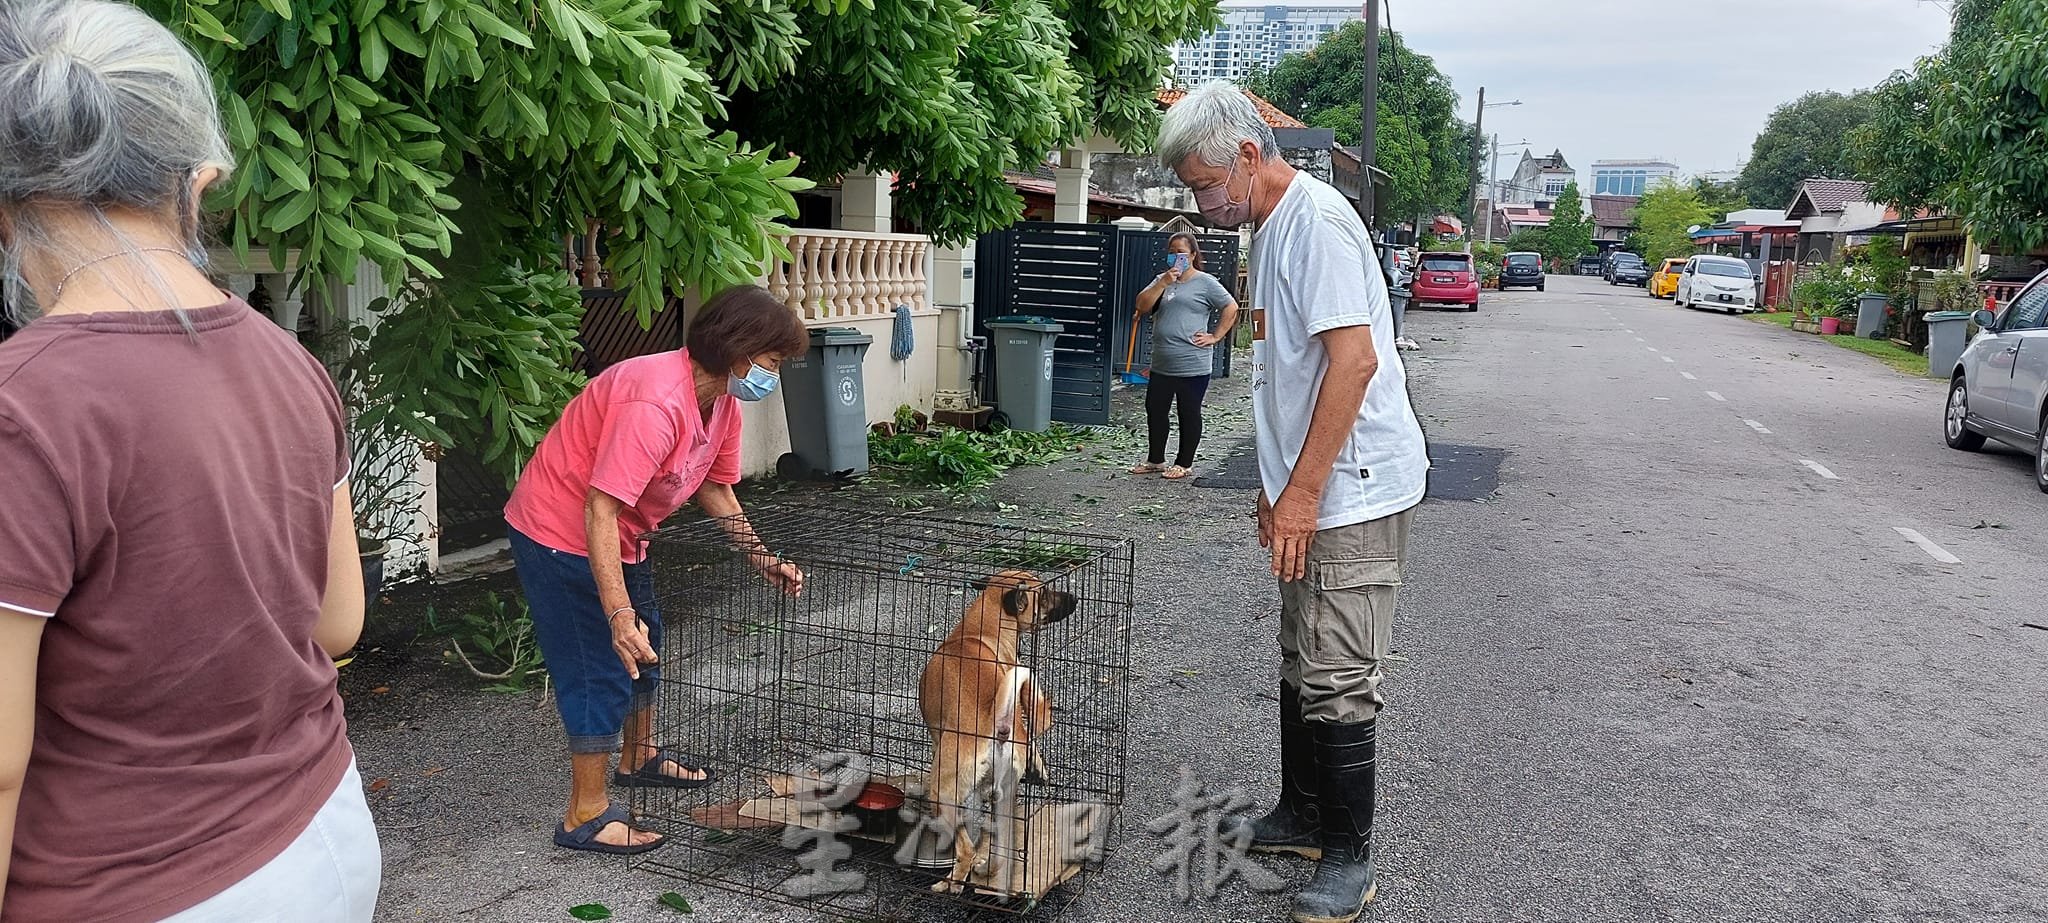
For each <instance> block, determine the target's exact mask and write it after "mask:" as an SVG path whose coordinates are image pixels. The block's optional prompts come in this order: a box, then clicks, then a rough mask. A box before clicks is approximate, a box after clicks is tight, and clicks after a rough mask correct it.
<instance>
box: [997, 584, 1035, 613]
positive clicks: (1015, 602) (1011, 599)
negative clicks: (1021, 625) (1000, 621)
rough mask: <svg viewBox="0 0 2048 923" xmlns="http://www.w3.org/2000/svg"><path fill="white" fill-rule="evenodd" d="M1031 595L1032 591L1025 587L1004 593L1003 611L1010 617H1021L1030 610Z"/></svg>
mask: <svg viewBox="0 0 2048 923" xmlns="http://www.w3.org/2000/svg"><path fill="white" fill-rule="evenodd" d="M1031 593H1032V591H1031V590H1030V589H1029V588H1026V587H1018V588H1017V589H1014V590H1010V591H1009V592H1006V593H1004V594H1003V611H1004V612H1008V613H1009V614H1011V615H1012V616H1016V617H1019V618H1021V617H1023V615H1024V613H1025V612H1027V611H1029V610H1030V609H1031Z"/></svg>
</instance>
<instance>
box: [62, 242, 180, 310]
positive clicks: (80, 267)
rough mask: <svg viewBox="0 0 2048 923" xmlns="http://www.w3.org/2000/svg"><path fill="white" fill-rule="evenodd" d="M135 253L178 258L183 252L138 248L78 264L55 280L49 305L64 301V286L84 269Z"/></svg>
mask: <svg viewBox="0 0 2048 923" xmlns="http://www.w3.org/2000/svg"><path fill="white" fill-rule="evenodd" d="M135 253H173V254H177V255H180V256H183V255H184V251H182V250H173V249H171V248H169V247H139V248H137V249H135V250H130V251H123V252H120V253H109V254H107V255H105V256H96V257H93V258H92V259H89V260H86V261H85V262H83V263H80V264H78V265H77V266H73V267H71V271H70V272H67V273H65V274H64V278H62V279H58V280H57V290H56V291H54V292H52V293H50V303H51V304H56V303H57V302H59V301H62V300H63V299H64V286H66V285H69V284H71V279H72V277H73V276H76V275H78V274H79V273H81V272H84V271H85V269H86V267H88V266H92V265H95V264H98V263H104V262H106V261H108V260H111V259H114V258H116V257H123V256H129V255H131V254H135Z"/></svg>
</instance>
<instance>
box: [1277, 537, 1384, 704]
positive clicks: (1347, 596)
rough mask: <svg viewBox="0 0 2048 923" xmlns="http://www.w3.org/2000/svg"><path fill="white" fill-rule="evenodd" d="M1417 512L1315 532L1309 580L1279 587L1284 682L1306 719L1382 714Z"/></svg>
mask: <svg viewBox="0 0 2048 923" xmlns="http://www.w3.org/2000/svg"><path fill="white" fill-rule="evenodd" d="M1414 514H1415V510H1414V508H1413V507H1410V508H1409V509H1406V510H1403V511H1401V512H1399V513H1395V514H1394V515H1392V516H1388V517H1385V518H1383V519H1375V520H1372V521H1370V522H1361V523H1358V524H1357V525H1351V526H1343V527H1341V528H1336V529H1325V530H1323V531H1321V532H1317V533H1316V537H1315V541H1314V542H1313V543H1312V544H1310V545H1309V550H1308V571H1307V574H1306V575H1305V576H1304V577H1303V578H1302V579H1300V580H1296V581H1293V582H1291V583H1282V584H1280V676H1281V678H1282V679H1284V680H1286V681H1287V682H1288V683H1289V684H1291V685H1293V686H1294V687H1295V688H1296V689H1299V690H1300V691H1301V714H1302V717H1303V718H1305V719H1307V720H1308V721H1311V722H1323V723H1338V724H1358V723H1362V722H1365V721H1370V720H1372V719H1373V718H1374V717H1375V716H1376V715H1378V714H1379V711H1380V705H1381V704H1382V703H1383V701H1384V700H1382V699H1381V698H1380V675H1381V674H1380V665H1381V663H1382V662H1383V661H1385V660H1386V658H1387V653H1388V649H1389V645H1390V644H1391V642H1392V640H1393V634H1394V603H1395V602H1396V600H1397V598H1398V597H1399V596H1400V592H1401V573H1402V571H1403V570H1404V569H1405V566H1406V564H1407V558H1408V523H1409V520H1410V519H1411V518H1412V517H1413V516H1414Z"/></svg>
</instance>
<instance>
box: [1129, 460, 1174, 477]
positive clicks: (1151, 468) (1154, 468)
mask: <svg viewBox="0 0 2048 923" xmlns="http://www.w3.org/2000/svg"><path fill="white" fill-rule="evenodd" d="M1165 470H1166V466H1165V465H1163V464H1158V463H1155V462H1140V463H1138V464H1135V465H1132V466H1131V473H1132V474H1158V473H1159V472H1161V471H1165Z"/></svg>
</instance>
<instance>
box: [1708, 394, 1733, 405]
mask: <svg viewBox="0 0 2048 923" xmlns="http://www.w3.org/2000/svg"><path fill="white" fill-rule="evenodd" d="M1707 396H1708V397H1711V398H1713V399H1714V400H1717V401H1720V402H1721V403H1723V404H1726V403H1728V399H1727V398H1725V397H1722V396H1721V392H1719V391H1709V392H1707Z"/></svg>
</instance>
